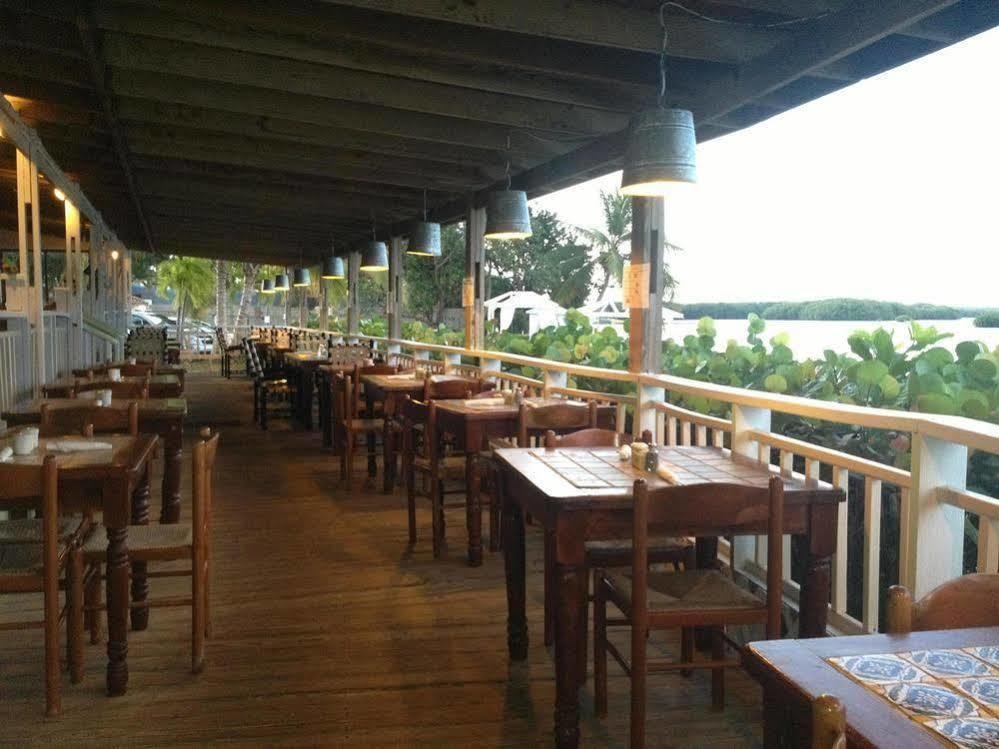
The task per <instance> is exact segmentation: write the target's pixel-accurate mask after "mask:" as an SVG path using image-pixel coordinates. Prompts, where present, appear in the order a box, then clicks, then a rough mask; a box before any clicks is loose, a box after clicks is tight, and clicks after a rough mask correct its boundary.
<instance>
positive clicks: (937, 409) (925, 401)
mask: <svg viewBox="0 0 999 749" xmlns="http://www.w3.org/2000/svg"><path fill="white" fill-rule="evenodd" d="M916 409H917V410H919V411H922V412H924V413H930V414H953V413H956V407H955V404H954V399H953V398H951V397H950V396H949V395H944V394H943V393H927V394H926V395H920V396H919V398H917V399H916Z"/></svg>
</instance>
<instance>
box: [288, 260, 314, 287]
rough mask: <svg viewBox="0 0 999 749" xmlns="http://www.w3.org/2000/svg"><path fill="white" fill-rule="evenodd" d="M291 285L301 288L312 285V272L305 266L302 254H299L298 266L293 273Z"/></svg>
mask: <svg viewBox="0 0 999 749" xmlns="http://www.w3.org/2000/svg"><path fill="white" fill-rule="evenodd" d="M291 285H292V286H294V287H295V288H299V289H301V288H303V287H305V286H311V285H312V273H310V272H309V269H308V268H306V267H305V263H304V262H303V260H302V256H301V255H299V256H298V267H297V268H295V271H294V273H293V274H292V279H291Z"/></svg>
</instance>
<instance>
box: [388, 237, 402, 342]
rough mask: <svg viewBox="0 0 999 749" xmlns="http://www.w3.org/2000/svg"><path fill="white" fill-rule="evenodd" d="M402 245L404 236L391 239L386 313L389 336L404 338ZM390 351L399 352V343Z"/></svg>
mask: <svg viewBox="0 0 999 749" xmlns="http://www.w3.org/2000/svg"><path fill="white" fill-rule="evenodd" d="M402 245H403V238H402V237H400V236H394V237H392V238H391V240H390V241H389V248H388V249H389V269H388V294H387V295H386V299H385V313H386V316H387V317H388V337H389V338H391V339H393V340H399V339H400V338H402ZM388 350H389V353H397V352H398V351H399V344H397V343H390V344H389V347H388Z"/></svg>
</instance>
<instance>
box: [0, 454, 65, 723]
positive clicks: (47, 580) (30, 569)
mask: <svg viewBox="0 0 999 749" xmlns="http://www.w3.org/2000/svg"><path fill="white" fill-rule="evenodd" d="M58 487H59V468H58V465H57V462H56V458H55V456H53V455H49V456H46V458H45V460H44V462H43V464H42V466H40V467H37V466H24V465H17V464H14V465H10V466H0V499H2V500H4V503H5V504H9V503H14V502H19V501H20V502H23V503H24V504H25V505H28V506H34V507H36V508H37V507H38V500H39V498H40V499H41V507H40V509H41V511H42V517H41V519H40V520H12V521H4V522H2V523H0V529H2V530H0V533H3V534H4V535H8V536H9V535H10V534H11V533H12V532H13V531H14V530H15V529H16V528H21V529H23V530H25V531H26V540H25V541H24V542H20V543H3V544H0V594H2V593H10V594H24V593H41V594H42V599H43V607H42V610H43V618H42V620H41V621H37V620H34V621H19V622H10V623H4V624H0V630H18V629H30V628H36V627H40V628H42V629H43V630H44V631H45V712H46V714H47V715H57V714H58V713H59V712H60V710H61V709H62V692H61V684H60V681H61V679H60V673H59V623H60V622H61V620H62V618H63V616H64V615H65V616H66V617H67V630H68V651H69V652H68V655H69V659H68V660H69V666H70V680H71V681H72V682H73V683H74V684H75V683H77V682H79V681H80V678H81V676H82V673H83V661H82V655H83V651H82V632H83V616H82V612H81V609H80V606H81V605H82V600H83V565H82V557H81V554H80V549H79V546H78V545H77V540H78V538H77V536H76V534H75V533H67V532H66V530H65V528H64V527H63V523H62V519H61V518H60V516H59V488H58ZM63 570H65V571H66V598H67V605H66V608H65V609H62V608H61V607H60V605H59V576H60V573H61V572H62V571H63Z"/></svg>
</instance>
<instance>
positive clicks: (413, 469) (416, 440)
mask: <svg viewBox="0 0 999 749" xmlns="http://www.w3.org/2000/svg"><path fill="white" fill-rule="evenodd" d="M449 444H450V443H447V442H446V441H445V439H444V436H443V435H442V434H440V433H439V430H438V428H437V403H436V401H433V400H431V401H418V400H415V399H413V398H407V399H406V401H405V403H404V404H403V450H404V451H405V452H408V453H409V454H410V455H411V456H412V457H411V458H410V459H409V460H408V461H407V462H406V463H405V468H406V474H405V476H406V492H407V505H408V510H409V542H410V543H411V544H415V543H416V497H417V495H418V494H420V492H419V491H418V488H417V487H418V483H419V482H418V481H417V474H420V476H421V477H423V478H425V479H426V481H427V483H428V484H429V489H428V491H427V492H426V495H427V496H429V498H430V508H431V518H432V534H433V552H434V559H439V558H440V556H441V554H442V553H443V550H444V546H445V539H446V535H447V533H446V523H445V518H444V511H445V510H447V509H451V508H452V507H465V500H464V497H465V495H466V494H467V492H468V485H467V477H466V471H467V462H466V455H465V454H464V453H453V454H448V450H449ZM449 494H458V495H461V497H462V498H463V499H462V501H461V502H460V503H458V502H456V503H455V504H453V505H447V504H446V499H447V495H449Z"/></svg>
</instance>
